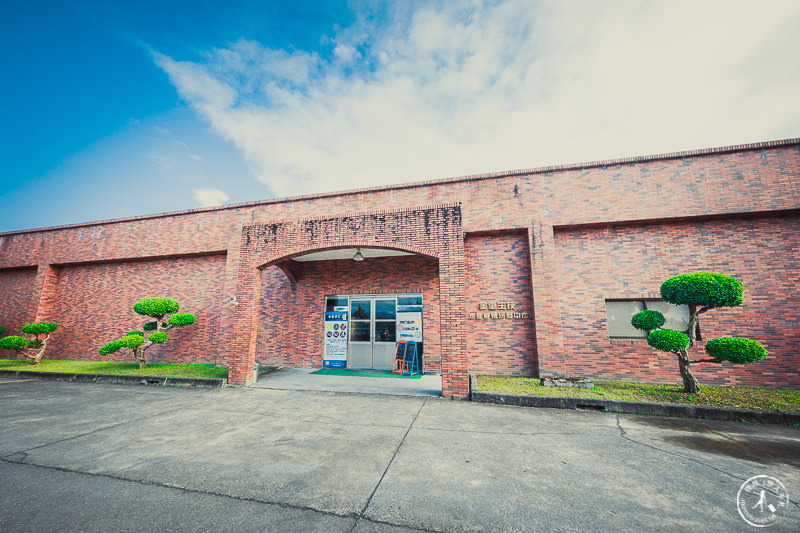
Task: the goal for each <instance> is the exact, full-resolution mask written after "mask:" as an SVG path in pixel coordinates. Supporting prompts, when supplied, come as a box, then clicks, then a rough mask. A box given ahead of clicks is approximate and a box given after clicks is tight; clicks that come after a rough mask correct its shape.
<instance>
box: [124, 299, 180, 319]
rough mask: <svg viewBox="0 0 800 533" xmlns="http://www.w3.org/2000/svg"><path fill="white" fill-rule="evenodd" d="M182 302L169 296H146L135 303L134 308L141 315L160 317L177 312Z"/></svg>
mask: <svg viewBox="0 0 800 533" xmlns="http://www.w3.org/2000/svg"><path fill="white" fill-rule="evenodd" d="M180 308H181V306H180V304H179V303H178V302H176V301H175V300H170V299H169V298H144V299H143V300H139V301H138V302H136V303H135V304H134V305H133V310H134V311H136V312H137V313H139V314H140V315H147V316H152V317H154V318H160V317H162V316H164V315H166V314H169V313H177V312H178V310H179V309H180Z"/></svg>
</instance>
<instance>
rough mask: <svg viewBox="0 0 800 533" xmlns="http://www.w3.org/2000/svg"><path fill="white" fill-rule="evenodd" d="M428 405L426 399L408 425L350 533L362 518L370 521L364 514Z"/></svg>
mask: <svg viewBox="0 0 800 533" xmlns="http://www.w3.org/2000/svg"><path fill="white" fill-rule="evenodd" d="M427 403H428V399H427V398H425V400H423V402H422V405H420V406H419V410H418V411H417V414H416V415H414V420H412V421H411V424H409V425H408V429H407V430H406V432H405V434H404V435H403V438H402V439H400V443H399V444H398V445H397V448H396V449H395V450H394V454H392V458H391V459H389V463H388V464H387V465H386V469H384V471H383V474H381V478H380V479H379V480H378V483H377V484H376V485H375V488H374V489H372V494H370V495H369V498H367V501H366V503H364V507H362V508H361V511H360V512H359V513H358V515H356V516H357V517H356V521H355V523H354V524H353V527H352V528H350V533H352V532H353V530H354V529H355V528H356V526H357V525H358V521H359V519H360V518H365V519H367V520H369V519H368V518H366V517H365V516H364V513H366V512H367V508H368V507H369V504H370V503H372V498H373V497H374V496H375V493H376V492H378V487H380V486H381V483H383V478H385V477H386V473H387V472H389V468H391V466H392V463H393V462H394V459H395V457H397V454H398V453H399V452H400V448H402V446H403V443H404V442H405V441H406V437H408V434H409V433H410V432H411V428H413V427H414V422H416V421H417V418H418V417H419V414H420V413H421V412H422V409H423V408H424V407H425V404H427Z"/></svg>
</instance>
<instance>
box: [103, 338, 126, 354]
mask: <svg viewBox="0 0 800 533" xmlns="http://www.w3.org/2000/svg"><path fill="white" fill-rule="evenodd" d="M122 347H123V344H122V343H121V342H120V341H112V342H109V343H108V344H105V345H103V347H102V348H100V355H110V354H112V353H114V352H116V351H117V350H119V349H120V348H122Z"/></svg>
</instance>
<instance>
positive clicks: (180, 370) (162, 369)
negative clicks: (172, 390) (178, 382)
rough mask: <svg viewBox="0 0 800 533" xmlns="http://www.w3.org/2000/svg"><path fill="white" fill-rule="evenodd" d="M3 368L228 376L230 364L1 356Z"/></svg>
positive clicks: (68, 371)
mask: <svg viewBox="0 0 800 533" xmlns="http://www.w3.org/2000/svg"><path fill="white" fill-rule="evenodd" d="M0 370H30V371H32V372H64V373H66V374H113V375H133V376H171V377H185V378H222V379H227V378H228V367H224V366H214V365H170V364H166V365H160V364H149V365H147V368H145V369H144V370H140V369H139V364H138V363H124V362H120V361H70V360H66V359H43V360H42V361H41V362H40V363H39V364H38V365H29V364H28V363H27V362H26V360H23V359H0Z"/></svg>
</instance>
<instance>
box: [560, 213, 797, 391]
mask: <svg viewBox="0 0 800 533" xmlns="http://www.w3.org/2000/svg"><path fill="white" fill-rule="evenodd" d="M555 240H556V246H557V250H558V272H559V276H558V277H559V282H560V290H561V298H560V304H561V316H562V324H563V330H562V332H563V336H564V353H565V358H566V373H567V374H568V375H576V376H592V377H595V378H602V379H634V380H639V381H646V382H661V383H676V382H679V381H680V375H679V372H678V365H677V361H676V358H675V357H674V356H673V355H670V354H666V353H663V352H658V351H656V350H654V349H652V348H650V347H649V346H648V345H647V343H646V342H645V341H644V340H636V341H626V340H610V339H609V338H608V329H607V325H606V314H605V299H614V298H648V297H654V298H656V299H658V298H659V297H660V296H659V287H660V286H661V283H662V282H663V281H664V280H665V279H667V278H669V277H671V276H674V275H677V274H681V273H684V272H693V271H696V270H711V271H718V272H723V273H726V274H730V275H732V276H735V277H736V278H738V279H739V280H740V281H742V283H744V286H745V298H744V304H743V305H741V306H738V307H735V308H724V309H718V310H713V311H710V312H708V313H706V314H704V315H701V317H700V327H701V333H702V337H703V339H704V340H709V339H712V338H716V337H723V336H740V337H749V338H753V339H755V340H758V341H760V342H762V343H763V344H764V345H765V346H766V347H767V349H768V350H769V351H770V354H771V355H770V357H768V358H767V359H765V360H763V361H761V362H758V363H754V364H752V365H747V366H741V365H732V364H728V363H725V364H722V365H717V364H697V365H694V366H693V371H694V373H695V375H696V376H697V378H698V379H699V380H700V382H701V383H702V384H707V385H712V384H713V385H721V384H729V385H760V386H764V385H766V386H771V387H776V388H800V372H798V370H800V351H798V349H797V347H798V346H800V314H798V313H797V309H798V308H800V292H798V290H797V287H798V282H800V268H798V265H797V258H798V257H800V217H798V216H796V215H795V216H781V217H756V218H748V219H731V220H713V221H696V222H683V223H673V224H669V225H635V226H618V227H605V228H587V229H574V230H564V231H557V232H556V239H555ZM702 346H703V343H702V342H701V343H699V345H698V346H695V348H694V349H693V351H692V352H690V355H691V354H694V355H693V356H692V358H693V359H703V358H705V353H704V352H703V348H702Z"/></svg>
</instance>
